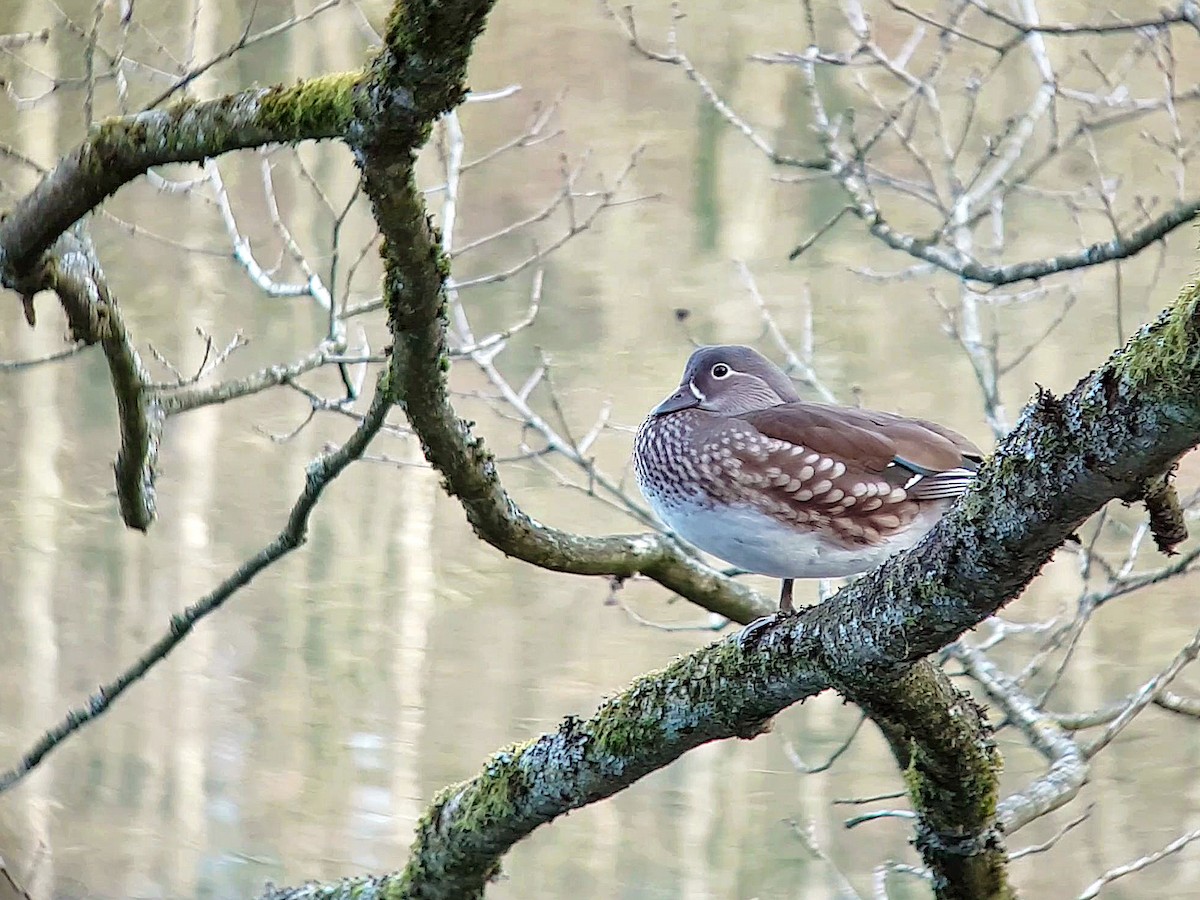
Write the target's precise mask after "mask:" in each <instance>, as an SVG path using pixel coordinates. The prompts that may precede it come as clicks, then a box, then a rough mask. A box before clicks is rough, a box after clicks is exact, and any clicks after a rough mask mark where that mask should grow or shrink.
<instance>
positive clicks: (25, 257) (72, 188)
mask: <svg viewBox="0 0 1200 900" xmlns="http://www.w3.org/2000/svg"><path fill="white" fill-rule="evenodd" d="M360 78H361V73H359V72H346V73H341V74H336V75H325V76H322V77H320V78H312V79H309V80H307V81H302V82H300V83H299V84H297V85H294V86H292V87H286V88H285V87H270V88H255V89H253V90H248V91H242V92H240V93H236V94H230V95H228V96H225V97H221V98H218V99H216V100H209V101H206V102H203V103H191V102H182V103H177V104H175V105H174V106H171V107H169V108H167V109H164V110H147V111H145V112H141V113H138V114H136V115H133V116H128V117H124V118H116V119H109V120H108V121H106V122H102V123H100V124H99V125H97V126H96V127H95V128H93V129H92V132H91V134H89V135H88V138H87V140H85V141H84V142H83V143H82V144H80V145H79V146H78V147H76V148H75V150H74V151H72V152H71V153H70V154H68V155H67V156H65V157H64V158H63V159H62V161H61V162H59V164H58V165H57V166H56V167H55V168H54V169H53V171H51V172H49V173H48V174H47V175H46V176H45V177H43V178H42V180H41V182H40V183H39V184H38V186H37V187H36V188H34V190H33V191H31V192H30V193H29V194H27V195H26V196H25V197H23V198H22V199H21V201H20V202H19V203H18V204H17V205H16V207H15V208H14V209H12V210H11V211H10V212H9V213H8V215H7V216H6V217H4V218H3V219H2V220H0V281H2V282H3V284H4V285H6V286H7V287H11V288H14V289H16V290H18V291H21V292H22V293H25V294H31V293H34V292H35V291H30V290H28V286H27V285H26V284H24V279H25V276H26V274H27V273H28V272H29V270H30V269H31V268H32V267H33V266H34V264H35V263H36V262H37V259H38V257H39V256H40V255H41V254H42V252H43V251H45V250H46V249H47V248H48V247H49V246H50V245H51V244H52V243H53V242H54V240H55V239H56V238H57V237H58V236H59V235H60V234H62V233H63V232H64V231H66V229H68V228H69V227H70V226H71V225H72V224H73V223H74V222H76V221H77V220H78V219H80V218H81V217H83V216H84V215H85V214H87V213H88V212H89V211H90V210H92V209H93V208H95V207H96V206H97V205H98V204H100V203H101V202H102V201H103V200H104V199H105V198H106V197H108V196H109V195H111V194H113V193H115V192H116V191H117V189H118V188H120V187H121V186H122V185H124V184H127V183H128V182H130V181H132V180H133V179H134V178H136V177H137V176H139V175H141V174H143V173H144V172H145V171H146V170H147V169H149V168H150V167H152V166H160V165H164V164H166V163H182V162H200V161H201V160H203V159H207V158H210V157H214V156H219V155H221V154H222V153H228V152H229V151H230V150H240V149H243V148H246V147H258V146H261V145H263V144H271V143H290V142H294V141H300V140H317V139H321V138H331V137H339V136H341V135H342V134H343V133H344V131H345V129H346V126H347V124H348V123H349V122H350V120H351V118H352V115H353V111H354V110H353V107H354V89H355V87H356V85H357V84H358V81H359V79H360ZM42 286H43V285H36V286H35V290H36V289H40V288H41V287H42Z"/></svg>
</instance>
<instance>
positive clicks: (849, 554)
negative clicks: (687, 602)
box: [650, 498, 936, 578]
mask: <svg viewBox="0 0 1200 900" xmlns="http://www.w3.org/2000/svg"><path fill="white" fill-rule="evenodd" d="M650 505H651V506H653V507H654V511H655V512H657V513H658V515H659V516H660V517H661V518H662V520H663V521H664V522H666V523H667V525H668V526H670V528H671V530H672V531H674V532H675V533H676V534H678V535H679V536H680V537H681V538H683V539H684V540H686V541H687V542H688V543H691V544H695V545H696V546H697V547H699V548H700V549H701V550H703V551H705V552H706V553H711V554H713V555H714V556H719V557H720V558H721V559H723V560H725V561H726V562H729V563H731V564H733V565H735V566H737V567H738V568H740V569H745V570H746V571H748V572H756V573H758V574H760V575H770V576H772V577H774V578H840V577H842V576H845V575H854V574H856V573H858V572H867V571H869V570H871V569H874V568H875V567H876V566H878V565H879V564H880V563H882V562H883V561H884V560H885V559H887V558H888V557H890V556H894V555H895V554H897V553H899V552H901V551H902V550H907V549H908V548H910V547H912V546H914V545H915V544H916V543H917V541H919V540H920V539H921V538H922V537H924V536H925V533H926V532H927V531H928V530H929V527H931V526H932V524H933V521H936V517H933V520H932V521H930V522H929V525H928V526H926V527H915V528H910V529H905V531H903V532H902V533H901V534H899V535H895V536H892V537H891V538H889V539H887V540H885V541H884V542H882V543H880V544H877V545H872V546H855V547H846V546H843V545H842V544H841V543H840V542H839V541H837V540H836V538H834V537H832V536H831V535H829V534H828V533H827V532H825V531H818V530H799V529H797V528H794V527H790V526H788V525H784V524H783V523H781V522H779V521H777V520H776V519H773V518H771V517H770V516H768V515H766V514H764V513H762V512H760V511H759V510H757V509H755V508H754V507H751V506H735V507H721V508H719V509H716V508H713V507H712V506H710V505H708V504H707V503H705V502H703V501H701V500H699V499H697V500H696V501H695V502H682V503H673V504H670V505H667V504H665V503H661V502H659V501H658V498H651V500H650ZM914 524H916V523H914Z"/></svg>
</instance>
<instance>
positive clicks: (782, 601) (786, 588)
mask: <svg viewBox="0 0 1200 900" xmlns="http://www.w3.org/2000/svg"><path fill="white" fill-rule="evenodd" d="M793 581H794V579H791V578H785V579H783V588H782V589H781V590H780V591H779V611H780V612H781V613H792V612H795V611H796V607H795V606H794V605H793V604H792V584H793Z"/></svg>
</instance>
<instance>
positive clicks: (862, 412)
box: [739, 401, 983, 475]
mask: <svg viewBox="0 0 1200 900" xmlns="http://www.w3.org/2000/svg"><path fill="white" fill-rule="evenodd" d="M739 418H740V419H742V420H743V421H745V422H746V423H747V424H749V425H751V426H752V427H753V428H754V429H755V430H756V431H758V432H760V433H761V434H764V435H766V436H768V437H773V438H777V439H779V440H783V441H787V442H788V443H791V444H799V445H802V446H805V447H812V448H813V449H814V450H816V451H817V452H820V453H828V454H829V455H831V456H834V457H837V458H838V459H843V460H851V459H853V460H855V461H857V462H858V463H859V464H860V465H861V466H862V467H864V468H865V469H866V470H867V471H872V472H882V471H883V470H884V469H885V468H887V467H888V466H889V465H890V464H892V463H899V464H900V465H902V466H904V467H905V468H907V469H909V470H910V471H911V472H914V473H919V474H922V475H932V474H934V473H937V472H948V471H951V470H953V469H960V468H968V469H974V468H975V467H976V466H977V465H978V463H979V460H980V459H982V458H983V454H982V452H981V451H980V450H979V448H978V447H976V446H975V445H974V444H973V443H971V442H970V441H969V440H967V439H966V438H965V437H963V436H962V435H961V434H958V433H957V432H954V431H951V430H950V429H949V428H944V427H943V426H941V425H937V424H935V423H933V422H926V421H924V420H923V419H910V418H908V417H906V416H898V415H895V414H893V413H885V412H878V411H876V410H871V409H853V408H850V407H840V406H827V405H826V404H823V403H808V402H804V401H797V402H793V403H782V404H780V405H779V406H773V407H770V408H769V409H762V410H756V411H754V412H749V413H744V414H743V415H741V416H739Z"/></svg>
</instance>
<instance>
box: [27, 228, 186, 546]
mask: <svg viewBox="0 0 1200 900" xmlns="http://www.w3.org/2000/svg"><path fill="white" fill-rule="evenodd" d="M42 274H43V276H44V278H45V285H46V287H48V288H51V289H53V290H54V291H55V292H56V293H57V294H58V297H59V300H60V302H61V303H62V306H63V310H64V311H65V312H66V314H67V322H68V323H69V326H70V330H71V336H72V337H73V338H74V339H75V340H77V341H82V342H84V343H85V344H99V345H100V347H101V349H102V350H103V351H104V358H105V360H106V361H107V362H108V371H109V377H110V378H111V379H112V386H113V393H114V394H115V395H116V398H117V422H118V424H119V427H120V429H121V449H120V451H118V453H117V461H116V463H115V464H114V466H113V470H114V472H115V474H116V480H117V502H118V504H119V505H120V508H121V520H122V521H123V522H124V523H125V524H126V525H127V526H128V527H130V528H136V529H137V530H138V531H145V530H146V529H147V528H149V527H150V523H151V522H153V521H154V516H155V502H154V480H155V474H156V473H155V468H154V465H155V462H156V461H157V459H158V444H159V440H160V438H161V436H162V425H163V420H164V418H165V415H164V413H163V410H162V408H161V407H160V406H159V404H158V402H157V394H156V392H155V391H154V390H153V389H152V388H151V387H150V378H149V376H148V375H147V373H146V369H145V367H143V365H142V360H141V357H139V356H138V352H137V350H136V349H135V348H134V346H133V341H132V339H131V338H130V337H129V332H128V331H127V330H126V328H125V321H124V318H123V317H122V315H121V309H120V307H119V306H118V305H117V300H116V297H114V296H113V295H112V293H111V291H110V290H109V287H108V280H107V279H106V278H105V277H104V272H103V270H102V269H101V268H100V261H99V260H98V259H97V258H96V253H95V248H94V247H93V246H92V242H91V239H90V238H89V236H88V234H87V231H86V229H85V228H84V226H83V225H82V224H80V225H77V226H76V227H74V228H72V229H70V230H69V231H67V232H66V233H64V234H63V235H62V236H61V237H59V238H58V240H57V241H55V243H54V245H53V247H52V248H51V250H50V252H49V253H48V254H47V255H46V260H45V266H44V269H43V273H42Z"/></svg>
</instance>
